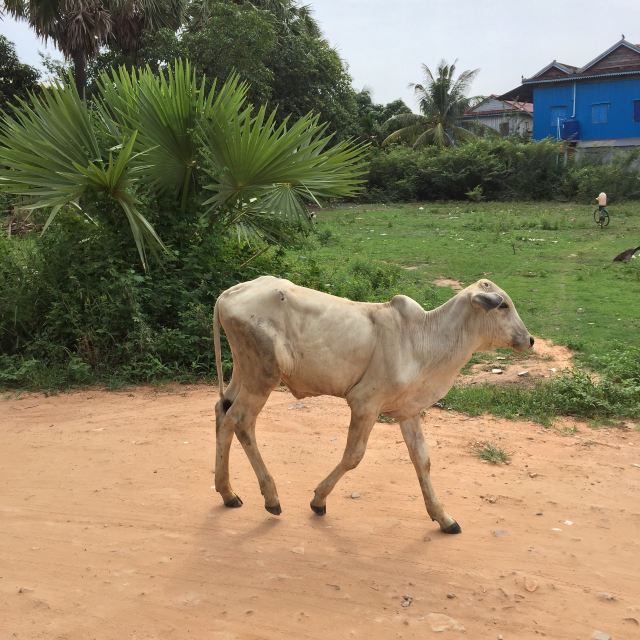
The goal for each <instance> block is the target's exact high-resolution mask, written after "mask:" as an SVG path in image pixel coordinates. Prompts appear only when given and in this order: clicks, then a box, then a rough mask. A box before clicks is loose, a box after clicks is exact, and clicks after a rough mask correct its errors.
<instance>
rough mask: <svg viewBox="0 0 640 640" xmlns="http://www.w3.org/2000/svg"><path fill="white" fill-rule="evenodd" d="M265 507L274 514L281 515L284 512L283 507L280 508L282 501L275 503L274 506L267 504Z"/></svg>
mask: <svg viewBox="0 0 640 640" xmlns="http://www.w3.org/2000/svg"><path fill="white" fill-rule="evenodd" d="M264 508H265V509H266V510H267V511H268V512H269V513H270V514H272V515H274V516H279V515H280V514H281V513H282V509H281V508H280V503H278V504H276V505H274V506H273V507H268V506H267V505H266V504H265V505H264Z"/></svg>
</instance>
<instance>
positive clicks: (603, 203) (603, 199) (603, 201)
mask: <svg viewBox="0 0 640 640" xmlns="http://www.w3.org/2000/svg"><path fill="white" fill-rule="evenodd" d="M596 200H597V201H598V215H599V222H602V221H603V220H604V214H605V212H606V213H608V211H607V194H606V193H605V192H604V191H601V192H600V195H599V196H598V197H597V198H596Z"/></svg>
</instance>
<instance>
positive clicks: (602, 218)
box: [593, 207, 609, 229]
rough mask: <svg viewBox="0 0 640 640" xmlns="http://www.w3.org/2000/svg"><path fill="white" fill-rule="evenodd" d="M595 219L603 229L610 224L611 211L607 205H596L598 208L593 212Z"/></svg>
mask: <svg viewBox="0 0 640 640" xmlns="http://www.w3.org/2000/svg"><path fill="white" fill-rule="evenodd" d="M593 219H594V220H595V223H596V224H599V225H600V228H601V229H604V227H606V226H608V224H609V212H608V211H607V208H606V207H602V208H600V207H596V210H595V211H594V212H593Z"/></svg>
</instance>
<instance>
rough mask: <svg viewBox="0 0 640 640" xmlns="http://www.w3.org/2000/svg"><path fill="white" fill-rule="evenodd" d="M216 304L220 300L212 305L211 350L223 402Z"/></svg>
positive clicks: (218, 319)
mask: <svg viewBox="0 0 640 640" xmlns="http://www.w3.org/2000/svg"><path fill="white" fill-rule="evenodd" d="M218 302H220V298H218V299H217V300H216V303H215V305H213V350H214V351H215V354H216V375H217V376H218V388H219V389H220V400H223V396H224V376H223V374H222V350H221V348H220V311H219V310H218Z"/></svg>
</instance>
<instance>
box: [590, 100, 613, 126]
mask: <svg viewBox="0 0 640 640" xmlns="http://www.w3.org/2000/svg"><path fill="white" fill-rule="evenodd" d="M607 122H609V103H608V102H602V103H601V104H592V105H591V124H607Z"/></svg>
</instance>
